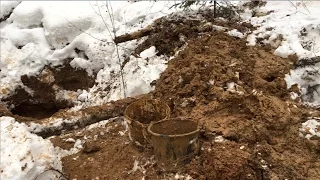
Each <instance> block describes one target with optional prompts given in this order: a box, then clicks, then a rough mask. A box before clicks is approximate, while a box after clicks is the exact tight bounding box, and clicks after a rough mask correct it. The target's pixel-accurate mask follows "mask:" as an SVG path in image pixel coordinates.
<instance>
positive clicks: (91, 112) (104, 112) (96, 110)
mask: <svg viewBox="0 0 320 180" xmlns="http://www.w3.org/2000/svg"><path fill="white" fill-rule="evenodd" d="M138 98H143V96H139V97H136V98H126V99H122V100H118V101H115V102H111V103H108V104H104V105H99V106H92V107H87V108H84V109H80V110H79V111H77V112H72V111H66V110H65V111H60V112H58V113H57V114H56V115H55V116H54V118H55V119H58V118H62V119H66V120H72V121H69V122H68V121H64V122H63V123H62V124H61V125H60V126H50V124H49V123H50V122H51V123H53V122H52V119H50V118H48V119H43V120H38V121H37V123H39V124H44V125H45V124H47V125H45V126H44V127H43V128H41V131H40V132H34V133H35V134H37V135H39V136H41V137H43V138H47V137H50V136H58V135H61V134H63V133H66V132H70V131H73V130H75V129H80V128H84V127H86V126H88V125H90V124H94V123H97V122H100V121H103V120H108V119H111V118H115V117H121V116H123V112H124V110H125V108H126V107H127V106H128V105H129V104H131V103H132V102H134V101H136V100H137V99H138ZM17 120H18V121H19V118H18V119H17ZM31 122H32V121H31ZM25 123H27V124H29V123H30V122H25ZM75 127H76V128H75Z"/></svg>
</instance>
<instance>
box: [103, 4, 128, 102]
mask: <svg viewBox="0 0 320 180" xmlns="http://www.w3.org/2000/svg"><path fill="white" fill-rule="evenodd" d="M109 5H110V9H111V11H112V14H113V10H112V6H111V4H110V3H109ZM106 7H107V10H108V14H109V18H110V20H111V24H112V32H113V35H114V39H115V38H116V29H115V24H114V19H113V18H112V17H113V15H111V12H110V10H109V7H108V5H107V6H106ZM115 45H116V51H117V56H118V63H119V67H120V74H121V80H122V87H123V96H124V98H126V97H127V94H126V86H125V82H124V77H123V70H122V69H121V67H122V66H121V59H120V54H119V47H118V44H116V43H115Z"/></svg>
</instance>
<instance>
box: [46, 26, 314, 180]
mask: <svg viewBox="0 0 320 180" xmlns="http://www.w3.org/2000/svg"><path fill="white" fill-rule="evenodd" d="M163 33H164V34H165V33H166V31H163ZM166 34H167V33H166ZM154 38H156V39H155V41H158V39H157V37H154ZM160 38H162V36H160ZM169 40H171V41H172V42H174V41H175V39H169ZM169 40H168V42H169ZM150 41H151V40H150ZM168 42H163V43H164V44H165V43H168ZM271 50H272V49H269V48H268V49H266V48H262V47H248V46H246V42H245V40H243V39H238V38H235V37H231V36H228V35H226V34H225V33H223V32H216V31H210V32H206V33H204V34H202V35H201V37H199V38H192V39H190V40H189V41H188V46H187V47H186V48H185V49H184V50H182V51H181V52H180V53H179V55H178V56H177V57H176V58H174V59H172V60H170V61H169V63H168V68H167V69H166V70H165V71H164V72H163V73H162V74H161V77H160V79H159V80H157V82H156V86H155V90H154V91H153V92H151V93H149V94H148V95H147V96H148V97H152V98H156V99H159V100H162V101H164V102H166V103H167V104H168V105H169V106H170V108H171V111H172V114H171V115H172V117H179V116H184V117H191V118H193V119H195V120H198V121H199V123H200V127H201V130H200V145H201V146H200V147H201V150H200V153H199V155H198V156H197V157H195V158H193V160H192V161H191V162H190V163H189V164H187V165H186V170H185V171H182V172H179V173H180V174H184V173H187V174H189V175H190V176H191V177H192V178H194V179H203V180H204V179H217V180H218V179H219V180H220V179H230V180H231V179H252V180H255V179H257V180H263V179H308V180H316V179H319V177H320V160H319V159H320V143H319V139H313V140H307V139H305V138H301V137H299V134H298V133H299V128H300V126H301V123H302V122H304V121H305V120H306V118H307V117H310V116H317V115H319V111H317V110H312V109H310V108H309V109H308V108H306V107H304V106H302V105H301V104H300V102H299V100H296V101H293V100H291V99H290V91H294V90H295V89H289V90H288V89H287V88H286V83H285V81H284V75H285V74H286V73H289V70H290V68H291V64H293V63H294V62H295V61H296V57H295V56H292V57H290V58H288V59H283V58H280V57H276V56H274V55H273V53H272V51H271ZM311 111H312V113H310V112H311ZM117 123H118V126H116V124H117ZM117 123H116V124H112V123H111V124H108V125H107V126H106V127H105V128H97V129H93V130H90V131H89V132H87V131H86V132H83V133H82V134H81V135H80V136H81V137H82V136H84V135H85V136H87V137H88V136H90V137H93V136H94V135H97V138H96V140H94V141H92V140H89V141H88V142H89V143H88V144H87V145H85V146H84V147H85V148H84V150H83V151H81V152H79V153H77V154H74V155H71V156H67V157H64V158H63V159H62V161H63V168H64V172H65V173H66V174H67V175H68V176H69V177H70V179H142V178H144V179H174V178H175V175H174V174H168V173H165V172H162V171H161V170H160V169H158V168H157V164H156V162H155V161H154V157H153V156H152V149H144V148H141V147H137V146H135V145H133V144H131V142H130V141H129V138H128V135H127V132H125V133H123V132H124V130H125V128H124V127H123V126H122V125H120V122H117ZM115 126H116V127H115ZM109 127H113V128H111V129H109ZM106 131H107V132H108V133H105V132H106ZM101 132H103V133H101ZM75 134H76V133H73V134H70V135H68V136H70V137H73V138H75V139H79V138H81V137H78V136H79V135H77V136H76V135H75ZM56 138H61V137H56ZM52 141H54V140H52ZM54 142H55V145H56V146H60V147H64V146H65V145H64V144H63V143H61V142H62V140H61V139H60V140H55V141H54ZM65 148H70V145H69V146H65ZM176 177H177V176H176ZM181 177H182V176H181ZM184 177H185V178H186V177H187V176H184Z"/></svg>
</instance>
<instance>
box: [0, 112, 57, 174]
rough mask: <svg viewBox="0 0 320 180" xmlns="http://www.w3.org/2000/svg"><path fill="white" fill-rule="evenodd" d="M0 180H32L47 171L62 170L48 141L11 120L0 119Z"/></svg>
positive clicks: (8, 118)
mask: <svg viewBox="0 0 320 180" xmlns="http://www.w3.org/2000/svg"><path fill="white" fill-rule="evenodd" d="M0 123H1V126H0V128H1V164H0V169H1V179H12V180H14V179H17V180H20V179H35V178H36V177H37V175H38V174H40V173H41V172H43V171H44V170H47V169H57V170H59V171H61V170H62V165H61V161H60V159H59V157H58V156H57V154H56V153H55V151H54V147H53V145H52V143H51V142H50V141H49V140H46V139H43V138H41V137H39V136H37V135H35V134H32V133H30V132H29V131H28V129H27V126H26V125H25V124H21V123H18V122H16V121H15V119H14V118H11V117H5V116H3V117H0Z"/></svg>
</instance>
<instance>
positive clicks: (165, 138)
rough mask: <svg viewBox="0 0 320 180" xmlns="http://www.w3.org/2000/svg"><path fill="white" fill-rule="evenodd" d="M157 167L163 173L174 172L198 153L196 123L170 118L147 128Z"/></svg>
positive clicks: (190, 120) (187, 119)
mask: <svg viewBox="0 0 320 180" xmlns="http://www.w3.org/2000/svg"><path fill="white" fill-rule="evenodd" d="M148 133H149V134H150V140H151V145H152V147H153V149H154V154H155V157H156V160H157V165H158V167H159V168H161V169H162V170H163V171H167V172H176V171H178V170H179V169H183V168H184V166H185V165H186V164H187V163H188V162H189V161H190V160H191V158H192V157H194V156H195V155H196V154H197V153H198V152H199V139H198V137H199V129H198V123H197V122H195V121H193V120H192V119H189V118H171V119H167V120H162V121H158V122H153V123H151V124H150V126H149V127H148Z"/></svg>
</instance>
